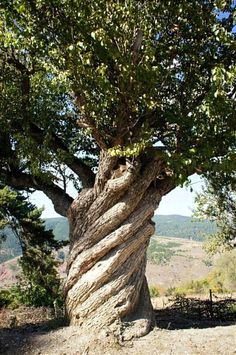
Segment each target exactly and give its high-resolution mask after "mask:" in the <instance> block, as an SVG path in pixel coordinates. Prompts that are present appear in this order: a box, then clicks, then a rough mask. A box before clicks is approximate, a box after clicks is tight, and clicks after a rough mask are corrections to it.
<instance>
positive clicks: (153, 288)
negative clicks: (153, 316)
mask: <svg viewBox="0 0 236 355" xmlns="http://www.w3.org/2000/svg"><path fill="white" fill-rule="evenodd" d="M149 293H150V296H151V297H152V298H153V297H158V296H160V290H159V288H158V287H157V286H155V285H150V286H149Z"/></svg>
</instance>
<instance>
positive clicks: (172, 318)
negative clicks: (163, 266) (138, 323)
mask: <svg viewBox="0 0 236 355" xmlns="http://www.w3.org/2000/svg"><path fill="white" fill-rule="evenodd" d="M155 316H156V325H157V327H158V328H161V329H168V330H176V329H189V328H199V329H202V328H213V327H217V326H221V327H222V326H228V325H235V324H236V300H235V299H232V298H229V299H224V300H220V301H215V302H213V301H209V300H201V299H197V298H185V297H177V298H175V299H174V300H173V302H172V304H171V306H169V307H166V308H163V309H158V310H155Z"/></svg>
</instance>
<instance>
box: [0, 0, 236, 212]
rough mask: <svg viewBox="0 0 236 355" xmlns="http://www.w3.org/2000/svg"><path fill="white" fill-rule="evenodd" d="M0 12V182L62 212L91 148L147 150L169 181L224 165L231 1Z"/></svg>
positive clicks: (11, 6) (231, 83)
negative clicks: (35, 193) (41, 197)
mask: <svg viewBox="0 0 236 355" xmlns="http://www.w3.org/2000/svg"><path fill="white" fill-rule="evenodd" d="M0 17H1V19H0V31H1V32H0V67H1V71H0V86H1V93H0V127H1V128H0V161H1V166H0V174H1V180H2V181H3V182H5V183H7V184H9V185H11V186H13V187H15V188H18V189H28V190H30V189H38V190H42V191H44V192H45V193H46V195H47V196H48V197H49V198H51V199H52V201H53V203H54V206H55V209H56V210H57V212H59V213H60V214H62V215H66V211H67V209H68V206H69V205H70V204H71V203H72V201H73V199H72V198H71V197H70V196H69V195H68V194H67V191H66V184H67V181H68V179H70V180H73V181H74V182H75V184H76V187H77V189H78V191H79V190H80V188H81V187H91V186H93V184H94V180H95V174H96V172H97V166H98V161H99V154H100V152H101V151H108V152H109V154H110V155H113V156H119V157H121V156H126V157H130V159H134V158H135V157H137V156H139V157H144V158H145V157H147V156H150V155H151V156H152V155H155V154H157V155H158V154H159V155H160V156H162V157H163V159H164V161H165V163H166V165H167V166H168V169H169V171H171V172H172V174H174V176H175V178H176V181H177V184H178V183H182V182H183V181H184V180H185V179H186V178H187V176H188V175H190V174H192V173H194V172H198V173H201V174H207V172H209V171H211V172H212V171H213V172H214V171H219V170H222V169H223V170H228V171H232V169H233V168H234V167H235V141H236V140H235V126H236V120H235V92H236V89H235V88H236V87H235V78H236V68H235V55H236V45H235V2H234V1H219V0H216V1H210V0H209V1H202V0H198V1H194V2H189V1H185V0H182V1H179V2H175V3H173V1H167V2H162V1H148V2H147V1H115V2H107V1H103V0H100V1H87V0H86V1H82V2H78V1H73V0H63V1H56V0H55V1H49V0H35V1H27V0H10V1H7V2H1V8H0Z"/></svg>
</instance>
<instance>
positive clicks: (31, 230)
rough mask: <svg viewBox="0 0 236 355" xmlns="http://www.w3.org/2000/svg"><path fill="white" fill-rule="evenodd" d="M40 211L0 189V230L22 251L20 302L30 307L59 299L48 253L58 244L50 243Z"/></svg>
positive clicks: (52, 263)
mask: <svg viewBox="0 0 236 355" xmlns="http://www.w3.org/2000/svg"><path fill="white" fill-rule="evenodd" d="M41 212H42V211H41V210H40V209H37V208H35V206H33V205H32V204H31V203H29V202H28V201H27V199H26V198H25V197H24V196H23V195H22V194H20V193H18V192H16V191H13V190H10V189H9V188H8V187H4V188H2V189H0V228H5V227H9V228H10V229H11V230H12V232H13V233H14V234H15V235H16V237H17V239H18V241H19V243H20V245H21V248H22V257H21V258H20V261H19V263H20V265H21V268H22V272H23V279H22V282H21V284H20V291H21V299H22V301H23V302H24V303H27V304H30V305H35V306H40V305H50V306H52V305H53V302H54V301H55V300H56V299H57V298H61V297H60V278H59V276H58V272H57V270H56V266H57V262H56V260H55V258H54V256H53V254H52V252H53V250H55V249H58V248H59V247H61V246H62V243H58V242H57V241H55V240H54V235H53V233H52V231H51V230H49V231H46V230H45V226H44V222H43V221H42V220H41V219H40V216H41Z"/></svg>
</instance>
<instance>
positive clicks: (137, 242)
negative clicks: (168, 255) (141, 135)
mask: <svg viewBox="0 0 236 355" xmlns="http://www.w3.org/2000/svg"><path fill="white" fill-rule="evenodd" d="M162 171H163V163H162V161H161V160H160V159H152V160H150V161H149V162H147V163H145V164H143V163H141V162H140V161H135V162H133V163H129V164H127V163H126V164H124V165H121V164H119V160H118V159H117V158H114V157H109V156H107V155H106V154H105V153H102V154H101V160H100V165H99V171H98V173H97V176H96V181H95V184H94V187H93V188H91V189H85V190H83V191H82V193H81V194H80V196H79V198H78V199H76V200H75V201H74V202H73V204H72V205H71V208H70V210H69V213H68V218H69V222H70V238H71V244H70V245H71V246H70V254H69V260H68V277H67V282H66V285H65V295H66V307H67V314H68V316H69V319H70V322H71V324H72V325H78V326H79V327H81V328H82V329H86V330H89V329H91V330H92V331H95V332H96V331H100V330H101V329H103V328H105V329H110V331H111V332H113V333H115V334H116V335H117V336H118V337H119V338H120V339H130V338H132V337H138V336H142V335H144V334H146V333H147V332H148V331H149V330H150V327H151V325H152V321H153V310H152V306H151V302H150V297H149V292H148V287H147V281H146V277H145V268H146V251H147V247H148V244H149V240H150V237H151V236H152V234H153V233H154V230H155V229H154V223H153V222H152V221H151V218H152V216H153V214H154V210H155V208H156V207H157V205H158V204H159V202H160V200H161V198H162V196H163V195H164V194H165V193H167V192H168V191H169V190H171V189H172V188H173V186H172V183H171V182H170V179H168V178H167V179H166V180H165V179H164V180H158V176H159V175H160V173H162ZM154 181H155V182H154Z"/></svg>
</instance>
